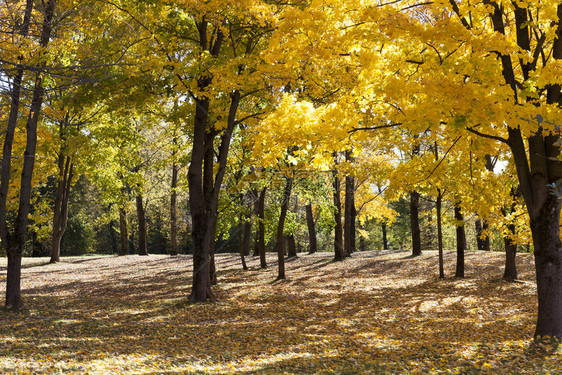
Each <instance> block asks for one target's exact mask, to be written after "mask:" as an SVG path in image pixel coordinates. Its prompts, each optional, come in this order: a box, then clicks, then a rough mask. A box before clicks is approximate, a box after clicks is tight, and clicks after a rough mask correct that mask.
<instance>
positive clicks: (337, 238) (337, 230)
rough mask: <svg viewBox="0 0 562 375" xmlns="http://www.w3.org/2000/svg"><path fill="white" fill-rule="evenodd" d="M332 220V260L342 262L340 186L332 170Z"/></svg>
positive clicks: (335, 172) (336, 172)
mask: <svg viewBox="0 0 562 375" xmlns="http://www.w3.org/2000/svg"><path fill="white" fill-rule="evenodd" d="M333 174H334V182H333V185H334V207H335V213H334V219H335V226H334V253H335V255H334V260H335V261H340V260H343V259H344V257H345V253H344V249H343V232H342V217H341V198H340V197H341V186H340V179H339V177H338V171H337V170H334V171H333Z"/></svg>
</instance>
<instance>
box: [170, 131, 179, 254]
mask: <svg viewBox="0 0 562 375" xmlns="http://www.w3.org/2000/svg"><path fill="white" fill-rule="evenodd" d="M174 139H175V138H174ZM174 143H176V142H174ZM174 155H175V152H174ZM178 173H179V166H178V165H177V164H176V162H174V163H173V164H172V184H171V190H172V192H171V195H170V242H171V246H172V251H171V252H170V255H172V256H174V255H178V254H179V252H180V251H179V245H178V218H177V203H176V202H177V195H178V193H177V188H178Z"/></svg>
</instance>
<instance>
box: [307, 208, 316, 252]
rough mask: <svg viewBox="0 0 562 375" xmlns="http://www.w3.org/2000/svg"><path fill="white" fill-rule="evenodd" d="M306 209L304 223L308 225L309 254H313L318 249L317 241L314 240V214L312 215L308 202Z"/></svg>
mask: <svg viewBox="0 0 562 375" xmlns="http://www.w3.org/2000/svg"><path fill="white" fill-rule="evenodd" d="M305 211H306V225H307V227H308V244H309V250H308V253H309V254H314V253H315V252H317V251H318V242H317V240H316V226H315V225H314V224H315V223H314V216H313V215H312V204H311V203H309V204H307V205H306V206H305Z"/></svg>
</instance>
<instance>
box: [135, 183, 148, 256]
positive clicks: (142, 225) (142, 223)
mask: <svg viewBox="0 0 562 375" xmlns="http://www.w3.org/2000/svg"><path fill="white" fill-rule="evenodd" d="M136 202H137V221H138V223H139V255H148V245H147V231H146V214H145V212H144V205H143V199H142V195H141V194H138V195H137V197H136Z"/></svg>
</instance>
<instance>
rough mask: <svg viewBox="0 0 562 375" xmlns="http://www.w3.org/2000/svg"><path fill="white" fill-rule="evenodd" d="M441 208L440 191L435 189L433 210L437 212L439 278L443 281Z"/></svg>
mask: <svg viewBox="0 0 562 375" xmlns="http://www.w3.org/2000/svg"><path fill="white" fill-rule="evenodd" d="M441 206H442V195H441V189H437V201H436V202H435V210H436V211H437V247H438V249H439V278H440V279H444V278H445V266H444V260H443V228H442V226H441V223H442V215H441Z"/></svg>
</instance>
